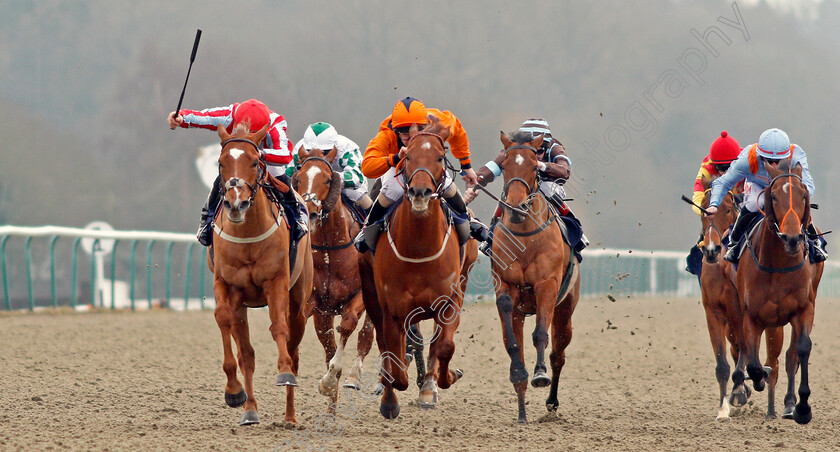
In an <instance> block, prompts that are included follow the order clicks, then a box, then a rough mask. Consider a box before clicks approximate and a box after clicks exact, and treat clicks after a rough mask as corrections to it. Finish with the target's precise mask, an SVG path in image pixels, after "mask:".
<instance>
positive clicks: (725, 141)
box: [709, 130, 741, 164]
mask: <svg viewBox="0 0 840 452" xmlns="http://www.w3.org/2000/svg"><path fill="white" fill-rule="evenodd" d="M740 153H741V146H740V145H738V141H736V140H735V138H732V137H730V136H729V134H728V133H727V132H726V131H725V130H724V131H723V132H721V133H720V136H719V137H718V138H717V139H715V141H714V142H712V146H711V147H710V148H709V156H710V157H711V159H712V163H715V164H723V163H732V161H733V160H735V159H737V158H738V154H740Z"/></svg>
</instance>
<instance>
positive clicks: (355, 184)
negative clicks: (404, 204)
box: [286, 122, 373, 212]
mask: <svg viewBox="0 0 840 452" xmlns="http://www.w3.org/2000/svg"><path fill="white" fill-rule="evenodd" d="M333 147H335V148H336V149H337V150H338V154H337V155H336V158H335V160H333V162H332V169H333V170H334V171H335V172H336V173H338V174H340V175H341V180H342V181H343V182H344V186H343V188H342V189H341V192H342V193H343V194H344V195H345V196H347V198H348V199H350V201H352V202H353V203H354V204H356V206H358V207H359V208H360V209H362V210H363V211H365V212H368V211H369V210H370V206H371V204H372V203H373V201H371V199H370V196H368V187H367V181H365V177H364V176H363V175H362V153H361V151H359V145H358V144H356V143H355V142H353V140H351V139H349V138H347V137H345V136H344V135H339V134H338V132H337V131H336V130H335V127H333V126H332V125H330V124H328V123H326V122H316V123H313V124H309V126H307V127H306V131H305V132H304V133H303V138H302V139H301V140H300V141H298V142H297V144H296V145H295V147H294V150H293V152H294V160H293V161H292V162H290V163H288V164H287V165H286V176H289V177H291V176H292V174H294V173H295V171H297V169H298V168H299V167H300V163H301V162H300V159H299V158H298V154H297V152H298V150H299V149H300V148H303V149H306V150H307V151H311V150H313V149H320V150H321V151H323V152H324V154H325V155H326V154H327V153H328V152H330V151H331V150H332V148H333Z"/></svg>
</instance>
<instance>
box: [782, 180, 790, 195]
mask: <svg viewBox="0 0 840 452" xmlns="http://www.w3.org/2000/svg"><path fill="white" fill-rule="evenodd" d="M789 188H790V182H785V184H784V185H782V191H783V192H785V193H787V192H788V189H789Z"/></svg>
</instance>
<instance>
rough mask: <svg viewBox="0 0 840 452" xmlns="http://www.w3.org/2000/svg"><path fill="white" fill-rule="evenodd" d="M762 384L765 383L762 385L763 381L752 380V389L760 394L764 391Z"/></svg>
mask: <svg viewBox="0 0 840 452" xmlns="http://www.w3.org/2000/svg"><path fill="white" fill-rule="evenodd" d="M764 384H765V383H764V380H763V379H762V380H753V389H755V390H756V391H758V392H761V391H763V390H764Z"/></svg>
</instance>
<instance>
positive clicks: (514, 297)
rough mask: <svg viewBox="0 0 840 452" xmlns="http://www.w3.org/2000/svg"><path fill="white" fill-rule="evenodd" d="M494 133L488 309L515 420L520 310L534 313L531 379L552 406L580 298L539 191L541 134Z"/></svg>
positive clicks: (522, 386) (573, 263)
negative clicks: (496, 172) (497, 147)
mask: <svg viewBox="0 0 840 452" xmlns="http://www.w3.org/2000/svg"><path fill="white" fill-rule="evenodd" d="M529 138H530V135H527V134H523V133H516V134H514V135H513V137H510V138H509V137H508V136H507V135H505V133H504V132H502V133H501V141H502V144H503V145H504V148H505V159H504V161H503V162H502V174H503V176H504V184H505V185H504V189H503V190H504V191H503V194H502V199H503V206H504V207H505V208H504V209H503V213H502V217H501V220H500V221H499V223H498V225H497V227H496V232H495V234H494V236H493V237H494V238H493V251H492V255H493V258H492V267H491V268H492V270H493V275H494V277H498V278H499V285H498V286H497V289H496V307H497V308H498V310H499V317H500V320H501V322H502V331H503V338H504V343H505V348H506V349H507V352H508V355H509V356H510V359H511V364H510V381H511V383H513V387H514V389H515V390H516V396H517V399H518V404H519V418H518V422H520V423H527V422H528V419H527V415H526V413H525V391H526V389H527V388H528V382H527V380H528V371H527V370H525V364H524V351H523V348H522V344H523V328H524V322H525V316H526V315H528V314H534V313H535V314H536V315H537V322H536V328H535V329H534V333H533V335H532V337H533V342H534V347H536V349H537V364H536V367H535V369H534V377H533V378H532V379H531V384H532V385H533V386H534V387H545V386H548V385H549V384H551V389H550V392H549V396H548V399H547V400H546V402H545V404H546V408H547V409H548V411H549V412H555V411H556V410H557V407H558V406H559V404H560V402H559V401H558V400H557V387H558V384H559V380H560V371H561V370H562V369H563V365H564V364H565V362H566V352H565V349H566V347H567V346H568V345H569V342H571V340H572V313H573V312H574V310H575V306H576V305H577V302H578V299H579V298H580V270H579V267H580V266H579V265H577V264H578V263H577V259H576V258H575V256H574V252H573V250H572V248H571V247H570V246H569V245H568V244H567V243H566V242H565V241H564V239H563V236H562V232H561V226H560V221H561V220H558V218H557V214H556V213H554V212H553V211H552V210H551V209H550V208H549V203H548V200H547V199H546V198H545V196H544V195H543V194H542V193H541V192H540V191H539V179H538V177H537V149H538V148H539V147H540V145H541V144H542V139H543V138H542V136H539V137H537V138H536V139H535V140H530V139H529ZM549 326H551V329H552V331H551V333H552V351H551V356H550V360H551V371H552V376H551V378H549V377H548V375H547V373H546V365H545V349H546V347H547V346H548V329H549Z"/></svg>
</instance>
